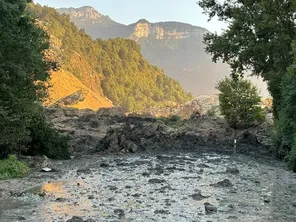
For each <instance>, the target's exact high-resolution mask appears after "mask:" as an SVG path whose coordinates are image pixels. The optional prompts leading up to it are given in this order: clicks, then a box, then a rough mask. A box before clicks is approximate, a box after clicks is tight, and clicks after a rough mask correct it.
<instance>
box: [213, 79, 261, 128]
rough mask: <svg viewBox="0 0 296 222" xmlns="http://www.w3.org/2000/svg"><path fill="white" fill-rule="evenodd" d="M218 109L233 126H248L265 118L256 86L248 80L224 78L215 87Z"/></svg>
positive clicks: (259, 122)
mask: <svg viewBox="0 0 296 222" xmlns="http://www.w3.org/2000/svg"><path fill="white" fill-rule="evenodd" d="M216 88H217V89H218V90H219V91H220V94H219V102H220V111H221V114H222V115H224V117H225V119H226V121H227V122H228V124H229V125H230V126H231V127H233V128H241V129H242V128H248V127H251V126H254V125H258V124H261V123H262V122H263V121H264V120H265V115H264V111H263V109H262V108H261V107H260V106H259V103H260V101H261V98H260V96H259V94H258V91H257V88H256V87H255V86H253V85H252V83H251V82H250V81H248V80H245V79H242V78H238V79H233V78H227V77H226V78H225V79H223V80H221V81H220V82H219V83H218V85H217V87H216Z"/></svg>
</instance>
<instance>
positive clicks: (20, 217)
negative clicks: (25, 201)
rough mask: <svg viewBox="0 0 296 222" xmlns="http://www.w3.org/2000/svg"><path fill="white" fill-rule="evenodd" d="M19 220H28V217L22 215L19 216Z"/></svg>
mask: <svg viewBox="0 0 296 222" xmlns="http://www.w3.org/2000/svg"><path fill="white" fill-rule="evenodd" d="M17 220H26V218H24V217H22V216H18V217H17Z"/></svg>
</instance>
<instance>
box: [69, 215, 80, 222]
mask: <svg viewBox="0 0 296 222" xmlns="http://www.w3.org/2000/svg"><path fill="white" fill-rule="evenodd" d="M67 222H84V220H83V218H82V217H78V216H73V217H72V218H71V219H69V220H67Z"/></svg>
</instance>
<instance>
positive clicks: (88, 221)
mask: <svg viewBox="0 0 296 222" xmlns="http://www.w3.org/2000/svg"><path fill="white" fill-rule="evenodd" d="M85 222H96V220H94V219H87V220H86V221H85Z"/></svg>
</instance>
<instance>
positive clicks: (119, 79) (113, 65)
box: [28, 4, 192, 112]
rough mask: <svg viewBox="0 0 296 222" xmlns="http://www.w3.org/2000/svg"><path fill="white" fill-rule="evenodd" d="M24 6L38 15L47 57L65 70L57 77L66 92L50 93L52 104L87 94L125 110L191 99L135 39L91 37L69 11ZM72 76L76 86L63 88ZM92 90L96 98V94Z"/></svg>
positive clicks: (76, 102) (77, 101)
mask: <svg viewBox="0 0 296 222" xmlns="http://www.w3.org/2000/svg"><path fill="white" fill-rule="evenodd" d="M28 11H29V12H31V13H33V15H35V16H36V17H37V18H38V21H39V23H40V24H39V25H40V26H41V27H42V28H43V29H44V30H45V31H46V32H47V33H48V35H49V36H50V40H51V49H50V50H49V52H48V53H47V57H48V58H49V61H56V62H58V64H59V67H60V69H61V70H62V71H63V72H62V73H61V74H58V75H56V77H57V78H59V77H61V76H63V75H62V74H64V77H62V78H59V81H60V82H57V81H55V83H56V87H57V89H56V91H59V90H60V89H65V90H61V92H62V93H65V91H68V94H62V93H60V94H59V95H63V98H58V97H59V95H58V96H56V97H54V98H55V100H56V101H53V103H52V104H53V105H55V104H57V102H58V103H59V104H69V103H71V104H72V103H73V104H72V106H74V107H75V106H76V105H79V106H80V107H82V106H83V105H82V104H81V102H82V101H84V99H87V98H88V96H91V97H89V102H95V103H96V104H93V106H95V107H98V106H100V104H104V105H106V106H111V105H112V104H113V105H114V106H121V107H122V108H123V109H124V110H125V111H127V112H140V111H142V110H145V109H147V108H152V107H161V106H166V105H167V104H171V103H174V104H175V103H176V104H182V103H184V102H186V101H188V100H190V99H191V98H192V96H191V95H190V94H188V93H186V92H185V91H184V90H183V89H182V88H181V86H180V84H179V83H178V82H177V81H175V80H173V79H172V78H170V77H168V76H167V75H166V74H165V73H164V72H163V71H162V70H161V69H159V68H158V67H156V66H153V65H151V64H150V63H149V62H148V61H147V60H146V59H145V58H144V57H143V55H142V54H141V52H140V46H139V45H138V44H137V43H136V42H135V41H133V40H129V39H121V38H116V39H109V40H102V39H96V40H93V39H92V38H91V37H90V36H89V35H88V34H87V33H86V32H85V31H84V30H81V29H80V30H79V28H78V27H77V26H76V25H75V24H74V23H73V22H71V21H70V18H69V16H67V15H64V14H60V13H58V12H57V11H56V10H55V9H53V8H50V7H46V6H44V7H42V6H40V5H38V4H37V5H34V4H33V5H31V7H30V8H28ZM96 16H97V15H95V17H96ZM68 77H69V78H68ZM70 77H71V78H70ZM72 77H75V79H74V78H72ZM64 79H66V82H65V83H64V82H63V81H64ZM68 79H72V80H69V81H67V80H68ZM77 80H78V81H77ZM70 81H73V82H75V83H76V84H75V86H71V88H69V87H68V86H67V87H65V84H67V83H68V82H70ZM80 83H81V84H80ZM58 84H60V85H58ZM82 85H83V86H82ZM73 87H74V88H73ZM53 93H54V92H53ZM94 95H99V96H100V97H99V98H94ZM105 97H107V98H108V99H109V100H111V101H112V103H111V102H110V101H109V100H108V99H106V98H105ZM61 99H62V100H61ZM98 99H100V101H101V103H98ZM84 102H85V103H86V101H84ZM85 105H86V104H85ZM83 107H84V108H86V107H85V106H83ZM98 108H100V107H98Z"/></svg>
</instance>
